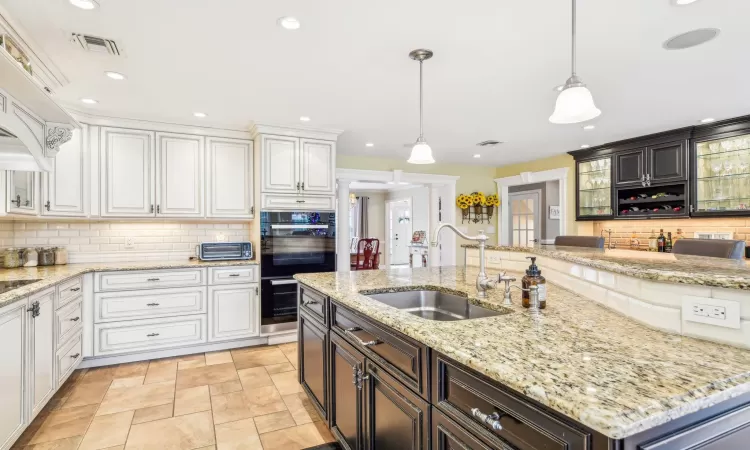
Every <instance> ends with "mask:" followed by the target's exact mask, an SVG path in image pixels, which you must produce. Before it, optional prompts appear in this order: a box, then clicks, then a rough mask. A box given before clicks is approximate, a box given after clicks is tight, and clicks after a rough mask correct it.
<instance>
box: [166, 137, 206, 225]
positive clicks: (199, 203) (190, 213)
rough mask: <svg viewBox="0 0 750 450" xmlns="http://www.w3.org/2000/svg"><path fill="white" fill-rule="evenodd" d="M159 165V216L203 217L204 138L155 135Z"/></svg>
mask: <svg viewBox="0 0 750 450" xmlns="http://www.w3.org/2000/svg"><path fill="white" fill-rule="evenodd" d="M156 143H157V148H158V149H159V150H158V157H157V161H158V163H159V183H158V185H157V199H158V200H157V202H156V215H157V216H165V217H202V216H203V138H202V137H200V136H189V135H179V134H165V133H158V134H157V135H156Z"/></svg>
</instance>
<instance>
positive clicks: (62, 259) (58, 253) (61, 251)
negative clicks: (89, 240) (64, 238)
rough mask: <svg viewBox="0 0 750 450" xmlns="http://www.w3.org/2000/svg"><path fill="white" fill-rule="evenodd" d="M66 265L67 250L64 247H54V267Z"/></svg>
mask: <svg viewBox="0 0 750 450" xmlns="http://www.w3.org/2000/svg"><path fill="white" fill-rule="evenodd" d="M67 263H68V249H67V248H65V247H55V265H56V266H60V265H63V264H67Z"/></svg>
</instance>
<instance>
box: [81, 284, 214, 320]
mask: <svg viewBox="0 0 750 450" xmlns="http://www.w3.org/2000/svg"><path fill="white" fill-rule="evenodd" d="M205 312H206V288H205V286H202V287H194V288H178V289H173V288H172V289H149V290H142V291H124V292H100V293H97V294H94V322H96V323H101V322H113V321H118V320H130V319H155V318H157V317H170V316H178V315H188V314H199V313H205Z"/></svg>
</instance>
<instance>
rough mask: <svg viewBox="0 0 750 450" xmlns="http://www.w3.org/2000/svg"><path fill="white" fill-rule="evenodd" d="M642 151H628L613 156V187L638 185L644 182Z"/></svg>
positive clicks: (644, 165)
mask: <svg viewBox="0 0 750 450" xmlns="http://www.w3.org/2000/svg"><path fill="white" fill-rule="evenodd" d="M644 153H645V151H644V149H642V148H639V149H637V150H628V151H626V152H621V153H616V154H615V185H616V186H630V185H640V184H641V182H642V181H643V180H645V176H646V174H645V173H644V169H645V167H646V164H645V161H644Z"/></svg>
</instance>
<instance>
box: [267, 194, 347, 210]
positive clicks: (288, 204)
mask: <svg viewBox="0 0 750 450" xmlns="http://www.w3.org/2000/svg"><path fill="white" fill-rule="evenodd" d="M260 203H261V208H263V209H270V210H302V211H333V210H334V209H336V198H335V197H333V196H330V197H329V196H318V195H289V194H287V195H285V194H263V195H261V196H260Z"/></svg>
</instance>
